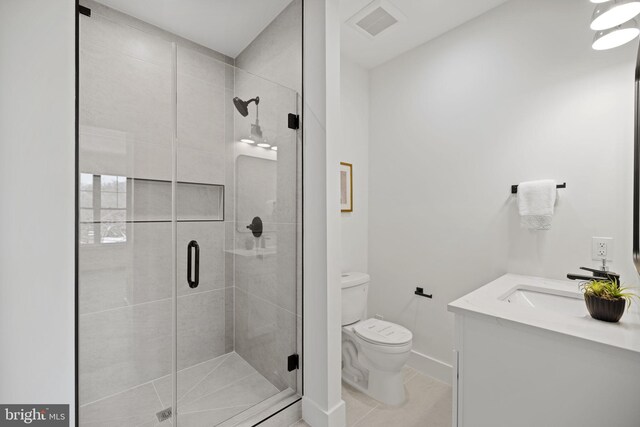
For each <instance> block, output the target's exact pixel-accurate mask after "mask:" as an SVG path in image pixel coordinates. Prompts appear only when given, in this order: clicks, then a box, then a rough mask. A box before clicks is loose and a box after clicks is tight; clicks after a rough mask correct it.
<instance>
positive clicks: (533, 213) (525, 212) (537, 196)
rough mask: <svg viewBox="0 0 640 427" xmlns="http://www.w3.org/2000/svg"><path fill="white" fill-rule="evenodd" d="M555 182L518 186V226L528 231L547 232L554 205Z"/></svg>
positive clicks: (527, 183) (533, 182)
mask: <svg viewBox="0 0 640 427" xmlns="http://www.w3.org/2000/svg"><path fill="white" fill-rule="evenodd" d="M557 191H558V190H556V182H555V181H554V180H552V179H543V180H540V181H528V182H523V183H520V184H519V185H518V210H519V211H520V225H521V226H522V227H524V228H528V229H529V230H549V229H550V228H551V219H552V218H553V209H554V206H555V204H556V193H557Z"/></svg>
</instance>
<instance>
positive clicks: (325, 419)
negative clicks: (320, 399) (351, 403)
mask: <svg viewBox="0 0 640 427" xmlns="http://www.w3.org/2000/svg"><path fill="white" fill-rule="evenodd" d="M302 419H303V420H305V422H306V423H307V424H309V425H310V426H311V427H345V425H346V424H347V422H346V419H347V414H346V409H345V405H344V400H340V403H338V404H337V405H336V406H334V407H333V408H331V409H330V410H329V411H324V410H323V409H321V408H320V407H319V406H318V405H316V403H315V402H314V401H312V400H310V399H308V398H307V397H305V396H303V397H302Z"/></svg>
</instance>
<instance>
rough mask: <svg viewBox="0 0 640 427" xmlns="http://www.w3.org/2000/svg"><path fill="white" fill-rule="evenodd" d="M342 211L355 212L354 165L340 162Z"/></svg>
mask: <svg viewBox="0 0 640 427" xmlns="http://www.w3.org/2000/svg"><path fill="white" fill-rule="evenodd" d="M340 211H341V212H353V165H352V164H351V163H346V162H340Z"/></svg>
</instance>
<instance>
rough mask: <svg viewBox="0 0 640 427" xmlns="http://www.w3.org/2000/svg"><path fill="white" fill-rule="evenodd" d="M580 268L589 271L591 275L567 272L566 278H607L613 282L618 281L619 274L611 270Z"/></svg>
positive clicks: (588, 279)
mask: <svg viewBox="0 0 640 427" xmlns="http://www.w3.org/2000/svg"><path fill="white" fill-rule="evenodd" d="M580 270H585V271H590V272H591V273H593V276H585V275H582V274H571V273H569V274H567V279H571V280H586V281H590V280H598V279H599V280H609V281H611V282H613V283H619V282H620V275H619V274H618V273H614V272H613V271H607V270H597V269H595V268H589V267H580Z"/></svg>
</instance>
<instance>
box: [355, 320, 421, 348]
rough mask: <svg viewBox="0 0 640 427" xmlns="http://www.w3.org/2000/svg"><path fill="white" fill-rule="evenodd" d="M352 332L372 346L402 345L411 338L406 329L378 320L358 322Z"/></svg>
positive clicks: (409, 332) (411, 335)
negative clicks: (372, 344)
mask: <svg viewBox="0 0 640 427" xmlns="http://www.w3.org/2000/svg"><path fill="white" fill-rule="evenodd" d="M353 330H354V332H355V333H356V335H357V336H359V337H360V338H362V339H364V340H366V341H369V342H371V343H374V344H383V345H403V344H406V343H408V342H409V341H411V339H412V338H413V334H412V333H411V331H410V330H408V329H407V328H404V327H402V326H400V325H396V324H395V323H391V322H385V321H384V320H378V319H369V320H365V321H363V322H360V323H359V324H357V325H356V327H355V328H354V329H353Z"/></svg>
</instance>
